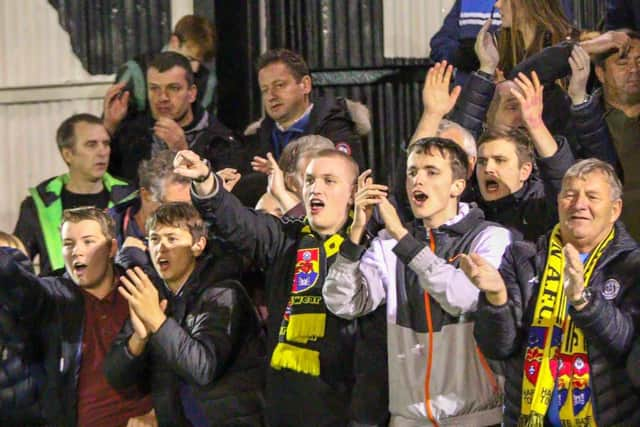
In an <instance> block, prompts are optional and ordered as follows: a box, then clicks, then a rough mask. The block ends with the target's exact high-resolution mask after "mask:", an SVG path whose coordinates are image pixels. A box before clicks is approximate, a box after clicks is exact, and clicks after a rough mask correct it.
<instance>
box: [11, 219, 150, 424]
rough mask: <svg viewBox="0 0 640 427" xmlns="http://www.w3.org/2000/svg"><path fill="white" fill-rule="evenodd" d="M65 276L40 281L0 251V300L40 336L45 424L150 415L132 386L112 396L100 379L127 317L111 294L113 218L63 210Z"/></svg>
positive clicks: (123, 304) (115, 277)
mask: <svg viewBox="0 0 640 427" xmlns="http://www.w3.org/2000/svg"><path fill="white" fill-rule="evenodd" d="M59 233H60V235H61V240H62V247H61V248H60V252H61V253H62V257H63V260H64V267H65V270H66V274H65V276H63V277H42V278H39V277H37V276H35V275H34V274H33V273H31V272H30V271H29V270H28V269H26V268H25V267H24V266H22V265H21V264H20V263H19V262H17V261H16V260H15V259H14V258H13V257H12V256H11V254H10V253H9V252H7V251H9V249H8V248H6V247H5V248H0V303H1V304H2V305H3V306H5V307H8V308H9V310H11V311H12V312H13V313H14V314H15V315H16V316H17V317H18V318H19V319H20V322H21V324H22V326H24V327H25V328H27V329H29V330H33V331H38V334H37V335H36V336H35V338H34V340H35V342H31V343H28V344H27V345H31V346H34V347H36V348H41V349H42V351H43V365H44V369H45V381H46V383H45V387H44V391H43V400H42V402H43V405H44V415H45V418H46V420H47V423H48V424H49V425H59V426H75V425H80V426H97V427H102V426H104V427H112V426H121V425H126V423H127V422H128V421H129V420H131V419H133V420H134V421H135V420H136V419H137V420H142V419H144V420H145V421H147V422H150V421H151V420H153V419H154V418H155V416H154V415H153V413H152V412H150V410H151V409H152V407H151V399H150V397H149V396H147V395H146V393H145V392H144V391H143V390H140V389H138V388H135V387H131V388H129V389H128V390H126V391H124V392H121V393H119V392H116V390H114V389H113V388H112V387H111V386H110V385H109V384H108V383H107V380H106V379H105V377H104V375H102V363H103V360H104V358H105V356H106V353H107V351H108V349H109V347H110V346H111V343H112V341H113V340H114V338H115V337H116V335H117V334H118V332H119V331H120V329H121V328H122V326H123V325H124V323H125V321H126V320H127V318H128V317H129V308H128V306H127V301H126V299H124V298H123V297H122V296H121V295H120V294H119V293H118V291H117V290H116V288H117V287H118V282H119V275H120V272H119V271H117V270H116V268H115V266H114V263H113V257H114V256H115V254H116V250H117V246H116V242H115V239H114V230H113V221H112V220H111V217H109V216H108V215H107V214H106V213H105V212H104V211H103V210H102V209H98V208H93V207H91V208H86V207H85V208H76V209H71V210H65V211H64V214H63V217H62V220H61V229H60V231H59Z"/></svg>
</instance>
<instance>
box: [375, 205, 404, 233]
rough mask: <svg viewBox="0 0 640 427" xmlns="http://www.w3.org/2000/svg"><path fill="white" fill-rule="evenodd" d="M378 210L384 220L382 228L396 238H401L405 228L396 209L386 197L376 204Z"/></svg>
mask: <svg viewBox="0 0 640 427" xmlns="http://www.w3.org/2000/svg"><path fill="white" fill-rule="evenodd" d="M378 211H379V212H380V216H381V217H382V221H384V228H385V229H386V230H387V231H388V232H389V234H390V235H391V237H393V238H394V239H396V240H398V241H399V240H400V239H402V238H403V237H404V236H405V235H406V234H407V233H408V231H407V229H406V228H405V227H404V225H403V224H402V221H401V220H400V217H399V216H398V211H396V208H395V207H394V206H393V205H392V204H391V202H390V201H389V199H387V198H386V197H385V198H383V199H382V201H381V202H380V204H379V205H378Z"/></svg>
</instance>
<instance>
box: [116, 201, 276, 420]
mask: <svg viewBox="0 0 640 427" xmlns="http://www.w3.org/2000/svg"><path fill="white" fill-rule="evenodd" d="M147 233H148V238H149V246H148V249H149V256H150V258H151V262H152V264H153V268H151V266H150V265H149V264H148V262H147V256H146V254H145V252H144V249H146V248H145V247H144V245H142V242H137V243H136V244H135V245H133V246H131V247H128V246H127V244H128V242H127V244H126V245H125V247H124V248H123V249H122V250H121V252H120V254H119V255H118V262H119V264H120V265H122V266H123V267H126V268H128V270H127V276H126V277H123V278H122V283H123V287H121V288H120V293H121V294H122V295H123V296H124V297H125V298H126V299H127V301H128V302H129V308H130V312H131V320H130V322H127V324H126V326H125V328H124V329H123V330H122V332H121V333H120V335H119V336H118V338H116V340H115V342H114V344H113V346H112V348H111V351H110V353H109V355H108V356H107V358H106V360H105V365H104V371H105V375H106V377H107V379H108V380H109V382H110V383H111V384H113V385H114V387H116V388H118V389H126V388H128V387H131V386H132V385H134V384H138V385H143V384H147V385H148V386H149V388H150V389H151V394H152V396H153V399H154V407H155V408H156V411H155V412H156V416H157V418H158V423H159V424H160V425H180V426H182V425H214V426H222V425H243V426H255V427H261V426H263V425H264V424H263V410H264V408H263V406H264V397H263V386H264V362H265V360H264V359H265V349H264V341H263V338H264V337H263V332H262V330H261V326H260V322H259V320H258V316H257V314H256V310H255V308H254V306H253V304H252V302H251V300H250V298H249V296H248V295H247V292H246V291H245V289H244V288H243V287H242V285H241V284H240V283H239V282H237V281H233V280H224V279H225V278H226V277H227V271H228V264H227V263H228V261H229V258H230V256H226V257H221V258H218V257H216V256H212V255H211V254H207V253H205V252H204V251H205V247H206V245H207V238H206V235H207V227H206V224H205V223H204V222H203V221H202V218H201V217H200V215H199V214H198V211H197V210H196V209H195V208H194V207H193V206H191V205H190V204H188V203H184V202H176V203H168V204H164V205H162V206H160V207H159V208H158V209H157V210H156V211H155V212H154V213H153V214H152V215H151V216H150V217H149V219H148V221H147ZM152 280H153V281H158V282H161V283H160V286H159V287H158V288H156V286H155V285H154V283H153V282H152ZM165 304H166V305H167V309H166V314H165V310H164V309H163V307H164V306H165ZM203 423H204V424H203Z"/></svg>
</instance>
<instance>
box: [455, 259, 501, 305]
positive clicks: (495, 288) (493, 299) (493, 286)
mask: <svg viewBox="0 0 640 427" xmlns="http://www.w3.org/2000/svg"><path fill="white" fill-rule="evenodd" d="M460 268H461V269H462V271H463V272H464V274H466V275H467V277H468V278H469V280H471V283H473V284H474V285H475V286H476V287H477V288H478V289H480V290H481V291H482V292H484V293H485V295H486V297H487V300H488V301H489V302H490V303H491V304H492V305H496V306H498V305H504V304H506V303H507V298H508V297H507V287H506V286H505V284H504V280H502V276H501V275H500V272H499V271H498V270H497V269H496V268H495V267H494V266H493V265H491V264H489V262H487V260H485V259H484V258H482V257H481V256H480V255H478V254H469V255H467V254H461V255H460Z"/></svg>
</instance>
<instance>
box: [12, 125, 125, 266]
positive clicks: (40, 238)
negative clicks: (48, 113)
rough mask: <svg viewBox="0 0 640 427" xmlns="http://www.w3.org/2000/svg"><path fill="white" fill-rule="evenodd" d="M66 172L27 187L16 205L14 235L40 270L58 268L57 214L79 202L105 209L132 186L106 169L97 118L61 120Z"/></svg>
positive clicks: (105, 141) (106, 142)
mask: <svg viewBox="0 0 640 427" xmlns="http://www.w3.org/2000/svg"><path fill="white" fill-rule="evenodd" d="M56 141H57V144H58V149H59V150H60V155H61V156H62V159H63V160H64V162H65V163H66V164H67V167H68V168H69V171H68V172H67V173H66V174H63V175H60V176H57V177H53V178H49V179H47V180H45V181H43V182H41V183H40V184H38V185H37V186H36V187H34V188H30V189H29V196H28V197H27V198H26V199H25V200H24V201H23V202H22V205H21V206H20V216H19V217H18V222H17V223H16V227H15V231H14V234H15V235H16V236H18V237H19V238H20V240H22V241H23V242H24V244H25V246H26V248H27V251H28V252H29V254H30V256H31V258H32V259H33V258H35V257H36V256H37V255H39V256H40V273H41V274H43V275H49V274H50V273H52V272H55V271H58V272H61V271H62V269H63V268H64V260H63V257H62V241H61V240H60V230H59V228H60V221H61V220H62V212H63V210H65V209H71V208H75V207H79V206H95V207H98V208H100V209H106V208H109V207H112V206H114V205H115V204H117V203H119V202H121V201H122V200H124V199H126V198H127V197H129V196H130V195H131V193H133V191H134V189H133V188H132V187H130V186H129V184H128V183H127V182H125V181H122V180H119V179H117V178H114V177H113V176H111V175H110V174H109V173H107V167H108V166H109V153H110V152H111V141H110V138H109V134H108V133H107V131H106V130H105V128H104V126H103V125H102V120H100V118H98V117H96V116H94V115H91V114H76V115H73V116H71V117H69V118H68V119H66V120H65V121H63V122H62V124H61V125H60V127H59V128H58V131H57V134H56Z"/></svg>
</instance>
